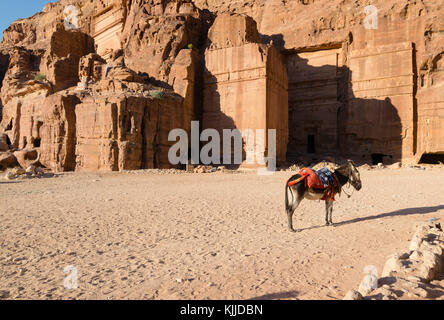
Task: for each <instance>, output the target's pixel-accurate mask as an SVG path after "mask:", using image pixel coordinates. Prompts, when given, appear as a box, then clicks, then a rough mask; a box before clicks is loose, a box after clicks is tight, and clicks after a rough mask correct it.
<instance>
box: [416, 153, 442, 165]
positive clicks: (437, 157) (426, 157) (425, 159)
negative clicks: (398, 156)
mask: <svg viewBox="0 0 444 320" xmlns="http://www.w3.org/2000/svg"><path fill="white" fill-rule="evenodd" d="M419 163H429V164H444V153H424V154H423V155H422V157H421V159H420V160H419Z"/></svg>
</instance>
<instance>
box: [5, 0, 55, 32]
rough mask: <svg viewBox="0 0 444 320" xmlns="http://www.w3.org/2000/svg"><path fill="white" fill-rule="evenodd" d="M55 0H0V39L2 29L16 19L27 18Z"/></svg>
mask: <svg viewBox="0 0 444 320" xmlns="http://www.w3.org/2000/svg"><path fill="white" fill-rule="evenodd" d="M48 2H56V0H0V40H1V39H3V31H4V30H5V29H6V28H7V27H9V25H10V24H11V23H12V22H14V21H15V20H17V19H22V18H28V17H30V16H32V15H34V14H35V13H37V12H39V11H42V10H43V7H44V6H45V4H47V3H48Z"/></svg>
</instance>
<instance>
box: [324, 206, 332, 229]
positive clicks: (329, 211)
mask: <svg viewBox="0 0 444 320" xmlns="http://www.w3.org/2000/svg"><path fill="white" fill-rule="evenodd" d="M332 214H333V201H331V199H327V200H325V224H326V225H327V226H329V225H331V224H333V221H332Z"/></svg>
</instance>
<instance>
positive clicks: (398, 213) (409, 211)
mask: <svg viewBox="0 0 444 320" xmlns="http://www.w3.org/2000/svg"><path fill="white" fill-rule="evenodd" d="M439 210H444V205H438V206H432V207H416V208H406V209H400V210H396V211H392V212H386V213H381V214H378V215H374V216H368V217H362V218H355V219H351V220H346V221H342V222H337V223H335V224H334V225H333V226H334V227H339V226H343V225H347V224H351V223H357V222H362V221H370V220H376V219H382V218H387V217H396V216H408V215H414V214H427V213H433V212H437V211H439ZM322 227H327V226H326V225H321V226H313V227H308V228H304V229H298V231H304V230H311V229H317V228H322Z"/></svg>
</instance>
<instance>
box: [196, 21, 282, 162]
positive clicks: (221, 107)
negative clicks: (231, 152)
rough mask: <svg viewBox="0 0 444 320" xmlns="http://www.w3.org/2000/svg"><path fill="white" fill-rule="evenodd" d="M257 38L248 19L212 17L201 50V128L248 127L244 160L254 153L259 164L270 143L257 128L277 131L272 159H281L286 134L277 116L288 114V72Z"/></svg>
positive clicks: (271, 49)
mask: <svg viewBox="0 0 444 320" xmlns="http://www.w3.org/2000/svg"><path fill="white" fill-rule="evenodd" d="M226 30H231V32H226ZM258 41H259V34H258V31H257V29H256V28H255V23H254V21H253V20H252V19H251V18H249V17H245V16H241V15H234V16H233V15H220V16H219V17H217V18H216V21H215V22H214V25H213V26H212V28H211V29H210V31H209V35H208V48H207V51H206V52H205V60H206V66H205V79H204V110H203V127H204V129H209V128H214V129H216V130H218V131H219V132H220V136H223V129H238V130H240V131H241V132H245V130H252V132H251V133H252V134H247V135H246V136H245V137H244V143H245V141H246V140H248V139H254V143H252V144H251V145H249V144H248V143H246V144H247V146H246V147H247V148H246V150H244V153H245V157H244V159H243V160H246V159H251V158H253V159H254V157H255V156H256V161H255V162H256V164H259V163H263V160H264V159H263V158H264V156H267V152H266V150H267V149H268V147H269V145H268V144H267V143H266V141H267V140H265V139H264V138H263V137H262V139H263V140H262V142H261V137H260V134H257V131H256V130H257V129H276V131H277V132H276V135H277V146H276V157H277V158H276V159H277V162H278V163H282V162H285V153H286V150H287V135H288V134H287V132H288V123H287V117H282V115H283V114H284V115H286V114H288V98H287V83H288V80H287V72H286V67H285V64H284V60H283V57H282V56H281V55H280V54H279V53H278V52H277V50H276V49H275V48H273V47H272V46H265V45H263V44H260V43H258ZM246 57H248V58H246ZM262 136H263V134H262ZM248 147H250V148H248Z"/></svg>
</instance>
